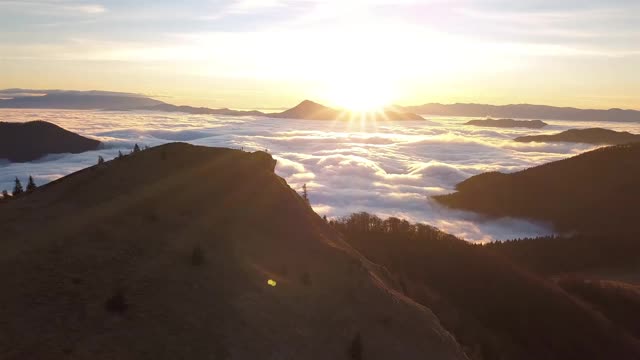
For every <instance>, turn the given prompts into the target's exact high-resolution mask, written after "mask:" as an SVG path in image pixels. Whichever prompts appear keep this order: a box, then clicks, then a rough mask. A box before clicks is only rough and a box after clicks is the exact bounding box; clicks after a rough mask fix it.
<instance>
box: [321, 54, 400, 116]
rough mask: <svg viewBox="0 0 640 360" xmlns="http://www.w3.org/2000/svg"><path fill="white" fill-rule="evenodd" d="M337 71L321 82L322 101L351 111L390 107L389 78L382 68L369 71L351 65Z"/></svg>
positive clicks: (392, 93) (392, 90) (391, 87)
mask: <svg viewBox="0 0 640 360" xmlns="http://www.w3.org/2000/svg"><path fill="white" fill-rule="evenodd" d="M340 70H341V71H336V70H334V71H333V72H332V74H331V76H328V77H327V78H326V79H325V84H324V86H323V88H324V91H323V94H322V96H321V97H322V98H325V99H326V100H327V101H328V103H329V104H331V105H332V106H334V107H337V108H341V109H345V110H349V111H353V112H375V111H381V110H384V109H385V108H386V107H388V106H389V105H392V103H393V101H394V100H395V98H396V96H395V95H396V92H395V86H394V82H393V81H392V78H391V77H389V76H385V73H384V68H383V67H378V68H376V69H372V68H369V67H368V66H367V65H364V64H363V65H359V68H358V66H357V65H354V64H352V66H350V67H348V68H346V69H340Z"/></svg>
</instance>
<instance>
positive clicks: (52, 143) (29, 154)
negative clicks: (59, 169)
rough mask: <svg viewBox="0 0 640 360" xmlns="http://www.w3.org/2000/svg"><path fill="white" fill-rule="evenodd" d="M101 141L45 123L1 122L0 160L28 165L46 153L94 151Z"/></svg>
mask: <svg viewBox="0 0 640 360" xmlns="http://www.w3.org/2000/svg"><path fill="white" fill-rule="evenodd" d="M98 146H100V141H98V140H94V139H89V138H86V137H83V136H80V135H78V134H75V133H72V132H70V131H67V130H65V129H63V128H61V127H59V126H57V125H55V124H52V123H49V122H46V121H31V122H26V123H10V122H0V159H8V160H9V161H11V162H26V161H32V160H36V159H39V158H41V157H43V156H45V155H47V154H58V153H74V154H75V153H81V152H85V151H90V150H95V149H97V148H98Z"/></svg>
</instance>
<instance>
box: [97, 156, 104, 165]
mask: <svg viewBox="0 0 640 360" xmlns="http://www.w3.org/2000/svg"><path fill="white" fill-rule="evenodd" d="M102 164H104V158H103V157H102V156H98V165H102Z"/></svg>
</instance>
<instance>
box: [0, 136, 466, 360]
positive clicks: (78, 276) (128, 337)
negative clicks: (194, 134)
mask: <svg viewBox="0 0 640 360" xmlns="http://www.w3.org/2000/svg"><path fill="white" fill-rule="evenodd" d="M274 165H275V160H273V158H272V157H271V155H269V154H267V153H265V152H254V153H248V152H243V151H240V150H232V149H223V148H207V147H200V146H193V145H188V144H183V143H175V144H169V145H162V146H158V147H155V148H151V149H149V150H142V151H140V152H137V153H133V154H131V155H127V156H124V157H123V158H120V159H116V160H112V161H107V162H105V163H103V164H101V165H96V166H93V167H91V168H88V169H85V170H82V171H79V172H77V173H75V174H72V175H69V176H67V177H64V178H62V179H60V180H57V181H54V182H52V183H49V184H48V185H45V186H42V187H40V188H39V189H38V190H37V191H35V192H34V193H32V194H29V195H27V196H24V197H20V198H17V199H14V200H12V201H9V202H7V203H4V204H2V205H0V217H1V218H5V219H9V218H10V219H12V221H6V222H2V223H0V233H2V234H4V235H6V236H3V239H2V240H3V253H4V254H10V256H3V257H0V281H2V282H3V284H5V285H6V286H7V287H11V289H12V291H10V292H8V293H6V294H3V300H2V307H1V308H0V316H1V317H2V322H3V335H4V336H3V337H2V338H0V348H3V349H6V348H7V340H8V339H11V346H10V348H11V349H12V350H13V353H14V354H21V355H23V356H17V357H24V358H44V357H47V356H49V355H50V354H57V353H61V351H63V349H70V350H69V351H72V352H73V354H74V355H77V356H80V357H82V355H84V354H99V355H100V356H99V357H100V358H104V359H107V358H109V359H112V358H119V359H138V358H141V357H147V358H166V359H170V358H171V359H203V358H211V356H214V357H216V358H217V357H220V358H233V359H258V358H265V354H266V358H280V357H281V355H282V354H283V351H286V356H285V357H286V358H291V359H338V358H344V356H345V355H344V354H345V353H346V352H347V351H348V349H349V348H350V344H352V342H353V339H355V338H362V343H363V344H364V345H363V346H364V352H365V353H367V354H376V356H374V357H375V358H378V359H393V358H397V356H398V354H402V356H401V357H402V358H403V359H408V360H413V359H415V360H417V359H424V358H425V356H427V357H433V358H438V359H447V360H458V359H466V356H465V355H464V353H463V351H462V349H461V347H460V346H459V345H458V344H457V343H456V341H455V340H454V339H453V338H452V337H451V336H450V335H449V333H447V332H446V331H445V330H444V329H443V328H442V326H441V325H440V324H439V322H438V319H437V318H436V317H435V316H434V315H433V314H432V313H431V312H430V311H429V310H428V309H426V308H424V307H422V306H421V305H418V304H416V303H415V302H412V301H411V300H409V299H408V298H406V297H405V296H403V295H401V294H400V293H399V292H398V291H396V290H394V288H393V287H392V286H391V284H392V281H391V280H390V278H389V277H388V275H386V273H384V272H383V271H382V270H381V269H380V268H378V267H377V266H375V265H373V264H372V263H370V262H369V261H368V260H366V259H365V258H364V257H363V256H362V255H360V254H359V253H358V252H357V251H355V250H354V249H353V248H352V247H350V246H349V245H348V244H347V243H346V242H345V241H344V240H343V238H342V237H341V236H340V235H338V234H337V233H336V231H335V230H334V229H333V228H331V227H330V225H329V224H327V222H326V221H324V220H323V219H321V218H320V217H319V216H318V215H317V214H316V213H314V212H313V210H312V209H311V207H310V206H309V205H308V203H307V202H305V201H304V200H303V199H302V197H301V196H300V195H298V194H297V193H296V192H295V191H294V190H293V189H291V188H290V187H289V186H288V185H287V184H286V182H285V181H284V180H283V179H282V178H280V177H278V176H277V175H276V174H275V173H274V172H273V167H274ZM34 224H38V226H33V225H34ZM16 274H18V275H16ZM52 294H55V296H53V295H52ZM25 299H27V300H28V299H36V300H37V299H45V300H46V301H36V300H34V301H25ZM383 320H384V321H383ZM105 324H106V325H105ZM385 324H386V325H385ZM336 329H340V331H336ZM25 333H28V334H29V336H22V335H24V334H25ZM41 339H47V341H40V340H41ZM65 351H66V350H65ZM212 354H213V355H212ZM218 354H221V355H218ZM72 357H73V356H72ZM89 357H91V356H89ZM93 357H95V356H93Z"/></svg>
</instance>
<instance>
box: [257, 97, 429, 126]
mask: <svg viewBox="0 0 640 360" xmlns="http://www.w3.org/2000/svg"><path fill="white" fill-rule="evenodd" d="M267 116H268V117H272V118H282V119H302V120H349V119H352V118H353V119H360V118H361V117H365V118H366V119H367V120H371V121H403V120H424V118H422V117H421V116H420V115H416V114H413V113H410V112H401V111H394V110H389V109H387V110H383V111H380V112H373V113H363V114H360V113H355V112H351V111H347V110H338V109H332V108H330V107H327V106H324V105H320V104H318V103H315V102H313V101H310V100H305V101H303V102H301V103H300V104H298V105H297V106H295V107H293V108H291V109H289V110H286V111H284V112H281V113H277V114H267Z"/></svg>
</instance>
